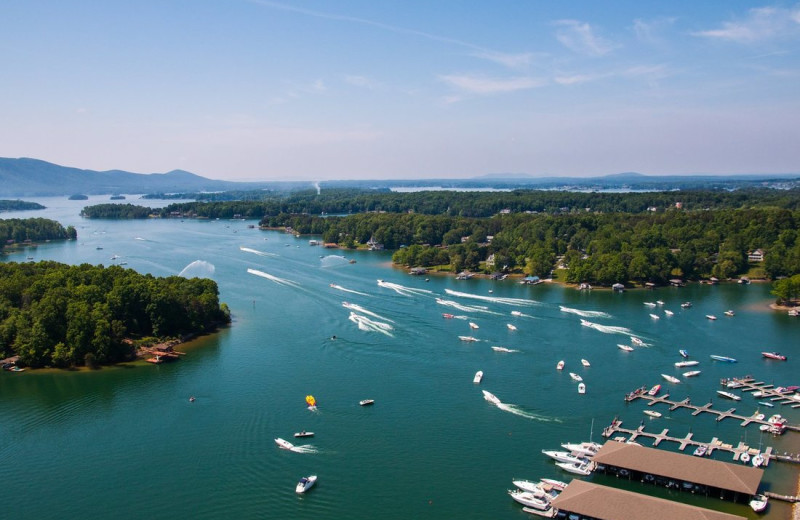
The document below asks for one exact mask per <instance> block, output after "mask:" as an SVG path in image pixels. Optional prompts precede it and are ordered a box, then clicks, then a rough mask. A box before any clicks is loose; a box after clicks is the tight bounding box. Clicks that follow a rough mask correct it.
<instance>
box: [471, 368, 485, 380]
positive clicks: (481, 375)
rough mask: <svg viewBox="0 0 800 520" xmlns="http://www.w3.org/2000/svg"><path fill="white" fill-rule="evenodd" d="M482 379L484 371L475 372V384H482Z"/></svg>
mask: <svg viewBox="0 0 800 520" xmlns="http://www.w3.org/2000/svg"><path fill="white" fill-rule="evenodd" d="M481 379H483V370H478V371H477V372H475V377H473V378H472V382H473V383H480V382H481Z"/></svg>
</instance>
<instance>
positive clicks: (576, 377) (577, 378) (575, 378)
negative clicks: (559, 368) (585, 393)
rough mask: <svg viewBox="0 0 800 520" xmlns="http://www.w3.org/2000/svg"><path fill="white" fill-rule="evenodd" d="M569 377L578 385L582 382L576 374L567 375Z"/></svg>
mask: <svg viewBox="0 0 800 520" xmlns="http://www.w3.org/2000/svg"><path fill="white" fill-rule="evenodd" d="M569 377H571V378H572V379H573V380H574V381H577V382H578V383H580V382H581V381H583V378H582V377H581V376H579V375H578V374H576V373H575V372H570V373H569Z"/></svg>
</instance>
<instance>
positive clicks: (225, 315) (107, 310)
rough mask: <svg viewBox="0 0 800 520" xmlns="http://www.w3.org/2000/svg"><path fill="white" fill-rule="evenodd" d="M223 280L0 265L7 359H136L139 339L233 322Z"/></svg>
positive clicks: (37, 362) (55, 362) (0, 344)
mask: <svg viewBox="0 0 800 520" xmlns="http://www.w3.org/2000/svg"><path fill="white" fill-rule="evenodd" d="M229 321H230V313H229V310H228V308H227V306H226V305H225V304H224V303H223V304H220V303H219V292H218V288H217V284H216V282H214V281H213V280H208V279H200V278H192V279H186V278H183V277H178V276H170V277H167V278H157V277H154V276H152V275H149V274H146V275H143V274H139V273H137V272H136V271H134V270H132V269H124V268H122V267H119V266H111V267H107V268H105V267H102V266H93V265H89V264H82V265H77V266H70V265H65V264H61V263H58V262H50V261H43V262H37V263H13V262H12V263H7V264H0V356H1V357H8V356H12V355H18V356H19V361H18V364H20V365H22V366H31V367H43V366H56V367H70V366H79V365H84V364H93V363H99V364H105V363H115V362H120V361H126V360H129V359H131V358H132V357H133V356H134V354H135V352H134V346H133V342H132V341H131V340H132V339H137V338H146V337H152V338H157V339H166V338H171V337H178V336H181V335H185V334H191V333H198V332H201V331H205V330H209V329H212V328H213V327H215V326H216V325H217V324H220V323H228V322H229Z"/></svg>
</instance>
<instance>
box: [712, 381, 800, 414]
mask: <svg viewBox="0 0 800 520" xmlns="http://www.w3.org/2000/svg"><path fill="white" fill-rule="evenodd" d="M722 384H723V385H733V386H730V387H729V388H738V389H739V390H741V391H742V392H761V396H760V397H759V399H765V400H766V399H769V401H770V402H772V403H778V404H781V405H790V406H791V407H792V408H800V400H798V399H794V398H792V397H790V396H789V395H790V394H793V392H791V391H789V392H787V391H786V390H783V391H780V390H778V389H776V388H775V386H774V385H772V384H768V383H766V382H764V381H756V380H755V379H754V378H752V377H751V376H744V377H733V378H731V379H723V380H722ZM778 388H780V387H778Z"/></svg>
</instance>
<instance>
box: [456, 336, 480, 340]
mask: <svg viewBox="0 0 800 520" xmlns="http://www.w3.org/2000/svg"><path fill="white" fill-rule="evenodd" d="M458 339H460V340H461V341H478V338H476V337H473V336H459V337H458Z"/></svg>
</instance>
